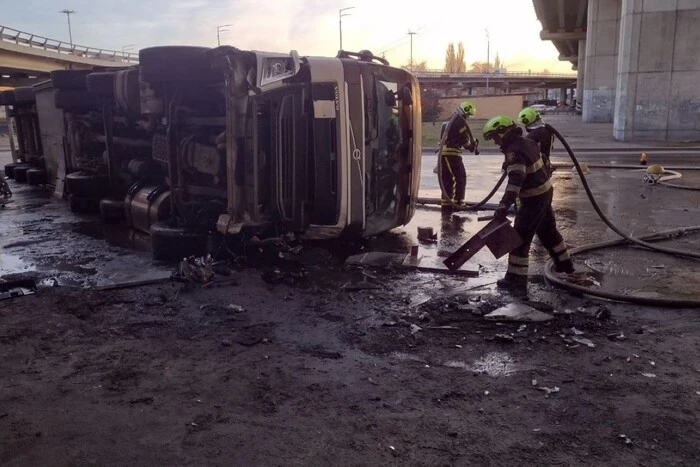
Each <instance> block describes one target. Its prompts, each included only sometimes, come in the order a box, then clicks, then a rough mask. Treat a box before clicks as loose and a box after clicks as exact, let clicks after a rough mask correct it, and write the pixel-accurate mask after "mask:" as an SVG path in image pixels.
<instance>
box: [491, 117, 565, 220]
mask: <svg viewBox="0 0 700 467" xmlns="http://www.w3.org/2000/svg"><path fill="white" fill-rule="evenodd" d="M522 134H523V130H521V129H520V128H514V129H513V130H511V131H509V132H508V133H506V135H505V137H504V138H503V145H502V146H501V151H503V154H504V155H505V162H503V170H504V171H505V172H506V173H507V174H508V185H507V186H506V192H505V193H504V194H503V198H502V199H501V202H500V203H499V205H500V206H503V207H506V208H507V207H509V206H511V205H512V204H513V203H515V200H516V199H517V198H530V197H533V196H539V195H541V194H544V193H546V192H547V191H549V189H550V188H552V182H551V181H550V179H549V173H548V172H547V170H546V167H545V165H544V161H543V159H542V157H541V156H540V149H539V147H538V146H537V144H536V143H535V142H534V141H532V140H531V139H527V138H523V136H522Z"/></svg>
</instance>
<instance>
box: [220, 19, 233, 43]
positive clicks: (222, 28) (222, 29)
mask: <svg viewBox="0 0 700 467" xmlns="http://www.w3.org/2000/svg"><path fill="white" fill-rule="evenodd" d="M229 26H233V24H222V25H220V26H217V27H216V43H217V44H218V45H221V33H222V32H225V31H228V29H224V28H227V27H229Z"/></svg>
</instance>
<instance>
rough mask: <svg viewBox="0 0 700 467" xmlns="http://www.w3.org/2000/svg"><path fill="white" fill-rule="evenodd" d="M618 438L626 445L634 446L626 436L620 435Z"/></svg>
mask: <svg viewBox="0 0 700 467" xmlns="http://www.w3.org/2000/svg"><path fill="white" fill-rule="evenodd" d="M618 438H620V439H621V440H624V441H625V444H633V443H632V440H631V439H630V438H629V437H628V436H627V435H625V434H621V435H619V436H618Z"/></svg>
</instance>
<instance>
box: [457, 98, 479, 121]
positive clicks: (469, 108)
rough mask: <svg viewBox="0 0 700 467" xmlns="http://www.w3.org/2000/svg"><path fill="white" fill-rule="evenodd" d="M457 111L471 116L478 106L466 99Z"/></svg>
mask: <svg viewBox="0 0 700 467" xmlns="http://www.w3.org/2000/svg"><path fill="white" fill-rule="evenodd" d="M457 111H458V112H460V113H461V114H462V115H463V116H465V117H471V116H472V115H474V114H475V113H476V107H474V104H472V103H471V102H469V101H464V102H462V103H460V104H459V105H458V106H457Z"/></svg>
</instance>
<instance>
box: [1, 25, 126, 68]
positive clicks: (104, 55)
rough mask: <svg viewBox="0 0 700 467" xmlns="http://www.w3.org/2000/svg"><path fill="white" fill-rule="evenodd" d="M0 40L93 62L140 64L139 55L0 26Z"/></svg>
mask: <svg viewBox="0 0 700 467" xmlns="http://www.w3.org/2000/svg"><path fill="white" fill-rule="evenodd" d="M0 40H1V41H2V42H10V43H13V44H17V45H21V46H25V47H31V48H33V49H42V50H47V51H49V52H55V53H59V54H64V55H72V56H74V57H82V58H87V59H93V60H106V61H111V62H124V63H125V64H136V63H138V62H139V56H138V54H134V53H128V52H119V51H117V50H109V49H97V48H94V47H85V46H82V45H76V44H73V45H70V44H68V43H66V42H63V41H58V40H55V39H49V38H46V37H42V36H37V35H36V34H31V33H28V32H24V31H18V30H17V29H12V28H8V27H6V26H0Z"/></svg>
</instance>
